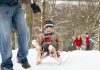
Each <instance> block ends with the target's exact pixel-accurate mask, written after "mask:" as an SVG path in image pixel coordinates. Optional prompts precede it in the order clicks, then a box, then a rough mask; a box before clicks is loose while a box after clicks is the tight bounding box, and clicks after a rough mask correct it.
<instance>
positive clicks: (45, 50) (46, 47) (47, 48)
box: [42, 44, 58, 52]
mask: <svg viewBox="0 0 100 70" xmlns="http://www.w3.org/2000/svg"><path fill="white" fill-rule="evenodd" d="M54 48H55V49H56V51H58V47H56V46H54ZM42 51H43V52H49V44H45V45H43V46H42Z"/></svg>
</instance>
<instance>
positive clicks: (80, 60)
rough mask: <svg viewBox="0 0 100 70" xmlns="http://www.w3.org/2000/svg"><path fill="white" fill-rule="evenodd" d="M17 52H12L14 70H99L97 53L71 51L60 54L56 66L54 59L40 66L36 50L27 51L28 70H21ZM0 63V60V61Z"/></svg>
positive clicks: (99, 64) (45, 61)
mask: <svg viewBox="0 0 100 70" xmlns="http://www.w3.org/2000/svg"><path fill="white" fill-rule="evenodd" d="M16 53H17V50H14V51H13V59H12V60H13V63H14V69H15V70H55V69H56V70H100V52H98V51H94V50H93V51H77V50H76V51H72V52H62V53H61V58H62V64H61V65H58V64H57V61H56V60H55V59H54V58H51V57H47V58H45V59H44V60H43V61H42V64H40V65H36V50H35V49H30V50H29V55H28V59H29V63H30V64H31V66H32V67H31V68H30V69H23V68H22V67H21V65H20V64H18V63H17V61H16ZM0 63H1V59H0Z"/></svg>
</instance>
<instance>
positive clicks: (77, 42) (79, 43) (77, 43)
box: [73, 35, 83, 50]
mask: <svg viewBox="0 0 100 70" xmlns="http://www.w3.org/2000/svg"><path fill="white" fill-rule="evenodd" d="M73 44H74V45H75V46H76V48H77V50H80V49H81V47H82V44H83V41H82V38H81V36H80V35H78V36H77V37H76V38H75V40H74V42H73Z"/></svg>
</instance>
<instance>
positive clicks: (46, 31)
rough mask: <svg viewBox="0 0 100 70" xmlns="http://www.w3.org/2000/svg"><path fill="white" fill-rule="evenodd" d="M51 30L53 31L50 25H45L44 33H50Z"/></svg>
mask: <svg viewBox="0 0 100 70" xmlns="http://www.w3.org/2000/svg"><path fill="white" fill-rule="evenodd" d="M53 31H54V29H53V28H52V27H46V28H45V33H51V32H53Z"/></svg>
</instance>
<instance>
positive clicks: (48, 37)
mask: <svg viewBox="0 0 100 70" xmlns="http://www.w3.org/2000/svg"><path fill="white" fill-rule="evenodd" d="M37 43H38V44H39V46H40V47H39V48H38V54H37V59H38V60H37V64H40V63H41V61H42V58H43V56H45V57H46V56H49V55H50V56H54V57H55V58H56V60H57V61H58V64H60V63H61V58H60V50H61V49H62V39H61V37H60V36H59V34H58V33H57V32H55V30H54V26H53V22H52V21H45V25H44V31H43V32H42V33H40V34H39V35H38V37H37Z"/></svg>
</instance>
